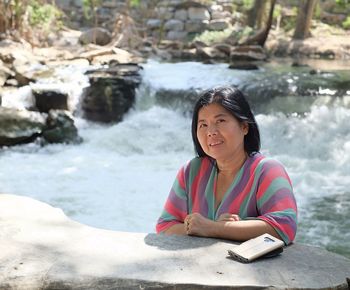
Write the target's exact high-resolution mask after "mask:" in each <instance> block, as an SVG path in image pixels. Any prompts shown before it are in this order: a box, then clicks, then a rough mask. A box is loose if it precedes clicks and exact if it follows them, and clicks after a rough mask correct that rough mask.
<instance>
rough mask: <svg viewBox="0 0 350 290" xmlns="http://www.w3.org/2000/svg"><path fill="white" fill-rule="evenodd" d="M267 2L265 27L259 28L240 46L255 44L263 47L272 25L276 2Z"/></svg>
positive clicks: (274, 0) (272, 0)
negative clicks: (268, 4)
mask: <svg viewBox="0 0 350 290" xmlns="http://www.w3.org/2000/svg"><path fill="white" fill-rule="evenodd" d="M258 1H259V0H258ZM269 2H270V9H269V15H268V19H267V22H266V24H265V26H264V27H263V28H261V29H260V30H259V31H258V32H257V33H255V34H254V35H253V36H251V37H248V38H247V39H246V40H245V41H243V42H242V43H241V45H252V44H257V45H260V46H262V47H263V46H264V45H265V42H266V39H267V37H268V35H269V32H270V29H271V25H272V18H273V11H274V9H275V4H276V0H270V1H269Z"/></svg>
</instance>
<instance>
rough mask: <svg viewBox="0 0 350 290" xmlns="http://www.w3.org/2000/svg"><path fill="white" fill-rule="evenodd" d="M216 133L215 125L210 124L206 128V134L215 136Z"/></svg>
mask: <svg viewBox="0 0 350 290" xmlns="http://www.w3.org/2000/svg"><path fill="white" fill-rule="evenodd" d="M217 133H218V130H217V128H216V126H215V125H211V126H209V128H208V136H215V135H216V134H217Z"/></svg>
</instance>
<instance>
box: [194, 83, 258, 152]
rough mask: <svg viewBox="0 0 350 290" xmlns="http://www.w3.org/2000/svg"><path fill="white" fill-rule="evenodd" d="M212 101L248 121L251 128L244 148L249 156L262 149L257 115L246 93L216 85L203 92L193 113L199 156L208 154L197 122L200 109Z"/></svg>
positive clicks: (234, 115)
mask: <svg viewBox="0 0 350 290" xmlns="http://www.w3.org/2000/svg"><path fill="white" fill-rule="evenodd" d="M212 103H215V104H219V105H221V106H222V107H224V108H225V109H226V110H227V111H228V112H230V113H231V115H232V116H233V117H235V118H236V119H237V120H238V122H240V123H243V122H247V124H248V126H249V130H248V133H247V135H245V136H244V150H245V151H246V152H247V153H248V155H249V156H251V155H254V154H255V153H257V152H259V151H260V132H259V128H258V124H257V123H256V120H255V117H254V115H253V113H252V111H251V109H250V106H249V103H248V101H247V100H246V97H245V96H244V94H243V93H242V92H241V91H240V90H239V89H238V88H236V87H231V86H222V87H215V88H212V89H209V90H206V91H204V92H202V93H201V94H200V95H199V99H198V101H197V102H196V104H195V106H194V110H193V115H192V139H193V143H194V147H195V151H196V153H197V154H198V156H199V157H204V156H207V154H206V153H205V152H204V150H203V149H202V147H201V145H200V144H199V140H198V137H197V123H198V113H199V110H200V109H201V108H203V107H205V106H208V105H210V104H212Z"/></svg>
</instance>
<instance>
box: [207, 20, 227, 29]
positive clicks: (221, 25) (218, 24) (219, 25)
mask: <svg viewBox="0 0 350 290" xmlns="http://www.w3.org/2000/svg"><path fill="white" fill-rule="evenodd" d="M229 26H230V23H229V22H228V21H226V20H211V21H210V22H209V27H208V28H209V30H212V31H222V30H225V29H226V28H228V27H229Z"/></svg>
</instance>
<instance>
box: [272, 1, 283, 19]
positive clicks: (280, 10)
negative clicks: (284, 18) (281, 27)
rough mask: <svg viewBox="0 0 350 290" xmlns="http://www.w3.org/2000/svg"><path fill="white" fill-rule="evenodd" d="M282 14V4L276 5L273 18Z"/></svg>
mask: <svg viewBox="0 0 350 290" xmlns="http://www.w3.org/2000/svg"><path fill="white" fill-rule="evenodd" d="M281 15H282V6H281V5H280V4H276V5H275V9H274V10H273V19H276V18H278V17H280V16H281Z"/></svg>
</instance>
